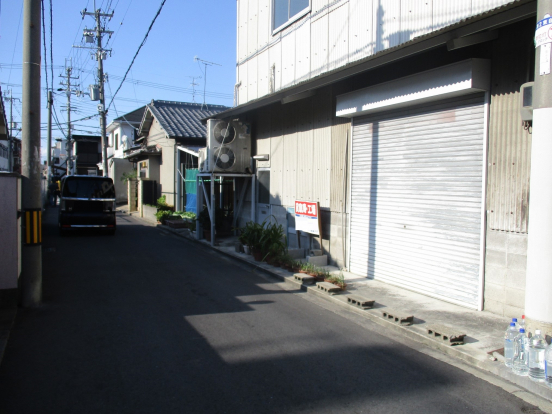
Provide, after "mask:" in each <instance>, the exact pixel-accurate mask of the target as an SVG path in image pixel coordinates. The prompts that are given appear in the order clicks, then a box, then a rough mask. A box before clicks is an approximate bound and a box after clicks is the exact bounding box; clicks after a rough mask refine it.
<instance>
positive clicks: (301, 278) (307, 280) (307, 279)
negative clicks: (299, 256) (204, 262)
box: [293, 273, 316, 285]
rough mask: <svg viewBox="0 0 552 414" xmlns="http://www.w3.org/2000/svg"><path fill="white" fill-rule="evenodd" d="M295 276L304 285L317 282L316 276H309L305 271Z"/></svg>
mask: <svg viewBox="0 0 552 414" xmlns="http://www.w3.org/2000/svg"><path fill="white" fill-rule="evenodd" d="M293 278H294V279H295V280H297V281H298V282H301V283H302V284H304V285H314V282H316V278H315V277H314V276H309V275H307V274H305V273H295V274H294V275H293Z"/></svg>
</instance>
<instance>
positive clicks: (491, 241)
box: [486, 230, 508, 252]
mask: <svg viewBox="0 0 552 414" xmlns="http://www.w3.org/2000/svg"><path fill="white" fill-rule="evenodd" d="M486 246H487V249H488V250H495V251H499V252H505V251H507V248H508V233H506V232H504V231H496V230H488V231H487V244H486Z"/></svg>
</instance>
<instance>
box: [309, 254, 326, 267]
mask: <svg viewBox="0 0 552 414" xmlns="http://www.w3.org/2000/svg"><path fill="white" fill-rule="evenodd" d="M307 260H308V262H309V263H310V264H313V265H315V266H327V265H328V256H327V255H325V254H324V255H322V256H307Z"/></svg>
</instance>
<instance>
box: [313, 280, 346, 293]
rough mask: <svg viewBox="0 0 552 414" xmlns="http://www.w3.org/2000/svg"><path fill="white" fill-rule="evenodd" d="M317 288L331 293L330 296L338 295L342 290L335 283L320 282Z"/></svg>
mask: <svg viewBox="0 0 552 414" xmlns="http://www.w3.org/2000/svg"><path fill="white" fill-rule="evenodd" d="M316 287H317V288H318V289H319V290H322V291H323V292H326V293H329V294H330V295H335V294H336V293H339V292H341V288H340V287H339V286H336V285H334V284H333V283H328V282H318V283H317V284H316Z"/></svg>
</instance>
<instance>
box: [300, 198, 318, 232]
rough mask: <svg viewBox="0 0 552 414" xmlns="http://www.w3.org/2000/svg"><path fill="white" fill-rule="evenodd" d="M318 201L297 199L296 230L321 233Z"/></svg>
mask: <svg viewBox="0 0 552 414" xmlns="http://www.w3.org/2000/svg"><path fill="white" fill-rule="evenodd" d="M318 224H319V223H318V203H311V202H308V201H295V230H299V231H304V232H306V233H311V234H315V235H317V236H319V235H320V229H319V225H318Z"/></svg>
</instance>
